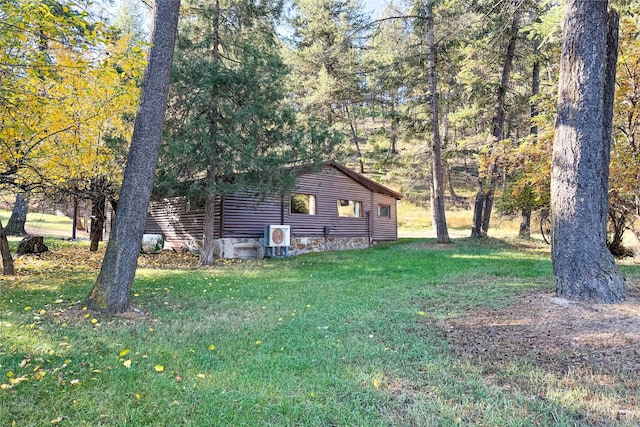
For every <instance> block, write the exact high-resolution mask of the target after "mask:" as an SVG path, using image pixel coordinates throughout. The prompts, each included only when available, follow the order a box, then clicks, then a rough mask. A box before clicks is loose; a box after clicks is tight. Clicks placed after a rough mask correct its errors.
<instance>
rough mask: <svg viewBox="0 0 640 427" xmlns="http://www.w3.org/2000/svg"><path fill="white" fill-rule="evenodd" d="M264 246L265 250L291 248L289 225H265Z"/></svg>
mask: <svg viewBox="0 0 640 427" xmlns="http://www.w3.org/2000/svg"><path fill="white" fill-rule="evenodd" d="M264 245H265V247H267V248H276V247H286V248H288V247H289V246H291V226H290V225H267V226H265V227H264Z"/></svg>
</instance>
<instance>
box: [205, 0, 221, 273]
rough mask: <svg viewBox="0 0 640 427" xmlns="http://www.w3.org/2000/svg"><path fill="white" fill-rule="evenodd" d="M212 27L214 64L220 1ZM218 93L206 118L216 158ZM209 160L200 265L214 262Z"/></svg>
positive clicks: (213, 170)
mask: <svg viewBox="0 0 640 427" xmlns="http://www.w3.org/2000/svg"><path fill="white" fill-rule="evenodd" d="M211 25H212V27H213V41H212V43H211V61H212V63H213V64H214V66H217V64H218V63H219V62H220V1H219V0H215V10H214V13H213V19H212V23H211ZM219 105H220V100H219V94H218V92H216V90H215V89H213V90H212V92H211V100H210V101H209V109H208V111H207V118H208V120H209V144H210V145H211V146H210V147H209V151H210V153H211V157H210V158H211V159H217V158H218V156H217V154H216V153H217V151H218V150H217V149H218V118H219V114H220V111H219V109H220V107H219ZM213 161H214V160H210V163H209V166H208V167H207V189H206V192H207V198H206V200H205V203H204V229H203V239H202V250H201V252H200V264H201V265H213V264H214V262H215V259H214V256H213V255H214V254H213V243H214V240H215V204H216V194H217V191H216V168H215V165H214V164H212V163H213Z"/></svg>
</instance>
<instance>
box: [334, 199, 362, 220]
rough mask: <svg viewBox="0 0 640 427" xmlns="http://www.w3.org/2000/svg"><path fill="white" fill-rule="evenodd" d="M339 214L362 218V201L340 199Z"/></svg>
mask: <svg viewBox="0 0 640 427" xmlns="http://www.w3.org/2000/svg"><path fill="white" fill-rule="evenodd" d="M338 216H344V217H350V218H360V217H361V216H362V202H357V201H354V200H344V199H338Z"/></svg>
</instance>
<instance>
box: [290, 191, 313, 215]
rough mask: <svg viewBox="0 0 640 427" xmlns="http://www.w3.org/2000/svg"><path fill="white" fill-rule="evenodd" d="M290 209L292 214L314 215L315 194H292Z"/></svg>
mask: <svg viewBox="0 0 640 427" xmlns="http://www.w3.org/2000/svg"><path fill="white" fill-rule="evenodd" d="M290 201H291V203H290V210H291V213H292V214H302V215H315V214H316V196H315V194H300V193H297V194H292V195H291V200H290Z"/></svg>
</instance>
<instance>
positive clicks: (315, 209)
mask: <svg viewBox="0 0 640 427" xmlns="http://www.w3.org/2000/svg"><path fill="white" fill-rule="evenodd" d="M401 198H402V195H401V194H399V193H397V192H395V191H393V190H391V189H389V188H387V187H385V186H383V185H380V184H378V183H376V182H374V181H372V180H371V179H369V178H367V177H365V176H364V175H362V174H359V173H357V172H354V171H353V170H351V169H349V168H347V167H345V166H343V165H341V164H339V163H336V162H329V163H326V164H325V165H324V166H323V168H322V169H321V170H319V171H304V170H301V171H298V172H297V173H296V185H295V188H294V190H293V191H292V192H291V193H290V194H289V195H287V196H286V197H279V196H278V197H275V196H274V197H266V198H264V197H263V198H257V197H254V196H250V195H241V194H230V195H225V196H223V197H220V198H219V199H218V201H217V204H216V208H215V212H216V217H215V221H214V222H215V239H216V244H215V251H214V253H215V255H216V256H217V257H219V258H262V257H264V256H265V254H267V255H274V254H275V255H278V254H282V253H287V254H289V255H297V254H300V253H304V252H311V251H322V250H340V249H356V248H364V247H369V246H371V245H372V244H375V243H378V242H385V241H392V240H396V239H397V238H398V227H397V226H398V222H397V207H396V202H397V201H398V200H400V199H401ZM193 205H195V206H192V204H191V203H190V202H189V200H188V199H187V198H185V197H177V198H172V199H164V200H160V201H153V202H151V205H150V208H149V216H148V218H147V222H146V225H145V233H149V234H151V233H153V234H163V235H164V237H165V247H168V248H173V249H188V250H190V251H194V252H199V250H200V248H201V245H202V238H203V224H204V208H203V207H202V206H198V205H197V204H193ZM270 225H271V226H276V225H285V227H282V230H281V231H279V232H278V233H280V234H279V237H287V238H288V239H287V240H286V243H287V245H286V247H277V246H276V247H275V248H274V249H275V252H274V251H273V250H271V251H270V250H269V249H271V246H273V245H274V242H273V241H272V240H273V239H270V238H269V236H267V239H266V241H265V227H266V226H270ZM286 226H289V227H286ZM275 229H278V227H273V230H275ZM283 232H284V233H285V234H286V236H284V235H283V234H282V233H283ZM275 240H276V243H275V245H277V244H278V241H281V239H275ZM265 243H266V246H265Z"/></svg>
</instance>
